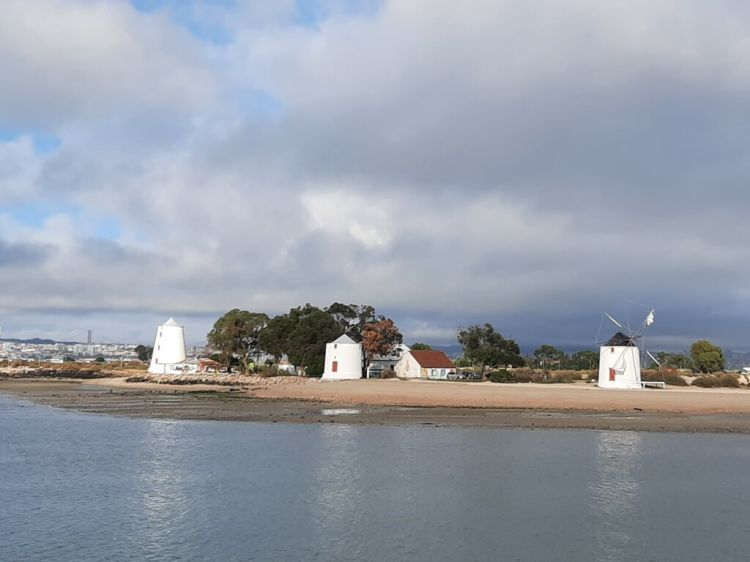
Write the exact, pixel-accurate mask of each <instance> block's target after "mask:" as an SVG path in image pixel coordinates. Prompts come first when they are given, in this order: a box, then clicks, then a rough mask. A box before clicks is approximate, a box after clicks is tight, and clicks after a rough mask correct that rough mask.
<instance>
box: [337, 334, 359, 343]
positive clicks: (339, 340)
mask: <svg viewBox="0 0 750 562" xmlns="http://www.w3.org/2000/svg"><path fill="white" fill-rule="evenodd" d="M331 343H357V342H355V341H354V340H353V339H352V338H350V337H349V336H347V335H346V334H342V335H340V336H339V337H338V338H336V339H335V340H333V341H332V342H331Z"/></svg>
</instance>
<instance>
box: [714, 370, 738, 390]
mask: <svg viewBox="0 0 750 562" xmlns="http://www.w3.org/2000/svg"><path fill="white" fill-rule="evenodd" d="M718 378H719V386H723V387H725V388H739V387H740V377H738V376H737V375H735V374H733V373H723V374H721V375H719V376H718Z"/></svg>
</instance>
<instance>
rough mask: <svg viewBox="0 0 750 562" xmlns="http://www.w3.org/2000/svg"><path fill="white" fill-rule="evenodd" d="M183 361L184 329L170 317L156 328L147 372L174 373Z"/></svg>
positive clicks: (177, 371)
mask: <svg viewBox="0 0 750 562" xmlns="http://www.w3.org/2000/svg"><path fill="white" fill-rule="evenodd" d="M184 362H185V329H184V328H183V327H182V326H180V325H179V324H178V323H177V322H175V321H174V318H170V319H169V320H167V321H166V322H164V324H162V325H161V326H159V327H158V328H157V329H156V338H155V339H154V351H153V353H152V355H151V364H150V365H149V367H148V372H149V373H159V374H175V373H182V372H183V369H182V368H180V369H178V368H177V366H178V365H179V366H181V367H182V365H183V364H184Z"/></svg>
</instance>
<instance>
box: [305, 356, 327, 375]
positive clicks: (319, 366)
mask: <svg viewBox="0 0 750 562" xmlns="http://www.w3.org/2000/svg"><path fill="white" fill-rule="evenodd" d="M324 370H325V357H315V358H314V359H312V360H310V362H309V363H308V364H307V367H306V368H305V374H306V375H307V376H308V377H314V378H317V379H319V378H320V377H322V376H323V371H324Z"/></svg>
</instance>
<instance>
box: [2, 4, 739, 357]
mask: <svg viewBox="0 0 750 562" xmlns="http://www.w3.org/2000/svg"><path fill="white" fill-rule="evenodd" d="M43 5H44V4H43V3H41V2H37V3H36V4H35V6H36V7H37V8H38V7H39V6H43ZM19 6H20V4H19ZM287 8H288V6H286V8H285V9H287ZM282 11H283V10H282ZM540 13H544V14H546V17H545V18H540V16H539V14H540ZM151 17H155V16H147V15H138V16H137V17H136V16H132V17H129V19H128V18H125V19H124V20H123V21H125V22H126V23H128V25H129V26H130V27H128V29H129V30H131V32H132V33H133V34H134V36H137V37H142V38H144V41H148V42H149V43H148V44H149V45H151V48H153V49H155V50H158V51H160V52H162V53H164V56H163V57H160V58H159V59H158V60H157V61H155V62H154V64H155V65H156V66H153V65H146V66H145V67H144V68H145V69H144V68H141V69H140V70H138V69H135V70H133V71H132V73H131V74H128V76H130V77H133V76H134V78H132V79H133V84H136V83H137V84H139V85H141V84H142V85H143V87H144V88H145V87H146V86H147V84H145V83H144V81H145V82H147V80H145V78H148V77H149V76H151V75H152V73H154V72H156V73H159V72H161V69H162V68H163V69H165V71H164V76H165V77H167V78H168V77H170V76H173V77H174V80H175V82H172V81H170V79H166V78H165V80H166V81H167V82H168V83H167V84H166V85H165V84H163V83H158V84H157V88H162V89H161V90H160V92H161V93H159V95H158V96H156V98H157V99H161V100H163V99H164V96H165V95H166V94H165V93H164V92H171V91H173V90H171V89H170V88H172V87H173V85H174V84H177V85H178V86H179V85H180V84H184V82H183V80H188V81H191V80H193V81H200V80H202V77H206V76H208V77H210V79H208V81H209V82H212V81H213V80H216V81H217V84H218V85H217V86H216V88H217V90H218V91H221V92H223V93H224V94H226V93H227V92H229V93H232V92H234V93H236V92H237V91H246V90H245V89H246V88H252V87H256V88H259V89H263V90H265V91H268V92H270V94H271V95H274V96H277V97H278V98H279V99H280V100H281V102H282V103H283V105H284V110H283V111H282V112H281V114H280V115H266V116H264V115H262V114H260V115H259V114H257V113H255V114H253V115H247V114H246V113H243V112H242V110H241V109H240V108H237V107H232V106H231V104H228V105H227V106H224V105H222V104H221V103H218V102H217V101H216V100H215V99H213V98H211V96H210V94H206V92H204V91H203V90H201V91H199V92H198V97H197V98H195V99H193V98H190V99H188V100H187V102H188V103H186V104H182V103H178V104H177V105H178V106H179V111H177V112H173V111H169V110H164V111H161V110H160V108H161V107H162V106H161V105H159V104H156V105H154V104H151V103H150V102H149V100H146V101H145V102H144V100H142V99H141V98H140V94H136V93H134V91H135V90H136V89H137V88H135V87H129V88H125V89H124V90H123V92H118V93H116V94H115V93H112V92H111V91H109V90H107V89H104V90H98V91H99V94H97V95H102V98H103V99H102V100H101V104H97V106H96V107H97V108H98V109H97V110H96V111H97V112H98V113H96V115H95V116H92V115H94V114H93V113H91V112H88V111H78V110H77V109H76V110H75V111H73V112H72V114H71V124H70V125H68V126H66V128H65V132H66V133H65V134H67V135H68V136H67V137H66V139H65V141H66V142H65V143H64V145H63V149H61V150H60V151H58V153H56V154H54V155H51V156H49V157H47V158H46V159H45V160H44V161H43V162H41V163H40V162H37V165H38V166H39V169H40V172H39V174H38V176H34V178H35V179H32V180H29V179H28V178H26V179H24V181H25V182H27V183H31V184H33V185H34V187H35V194H36V195H35V196H39V197H47V198H48V199H53V198H55V197H59V198H63V199H66V200H69V201H74V202H75V203H76V204H78V205H81V206H84V207H86V208H87V209H89V210H90V211H92V212H100V213H102V214H103V215H104V216H112V217H115V218H116V220H118V222H119V223H120V224H121V226H122V230H123V232H124V239H123V240H121V241H117V242H116V243H115V242H102V241H97V242H95V241H91V240H88V241H86V240H84V238H85V236H84V235H83V234H82V233H80V232H79V233H78V234H77V236H78V238H79V239H78V241H77V242H76V243H73V244H70V243H68V242H65V243H63V242H59V248H58V249H57V251H58V252H59V253H60V257H59V258H58V259H56V260H50V261H46V262H44V271H45V273H47V274H48V275H49V276H52V275H54V279H55V282H54V284H52V283H51V282H50V281H49V280H48V279H50V278H52V277H47V278H39V279H35V280H33V281H32V282H30V283H28V284H26V285H25V286H24V287H20V288H18V289H16V290H15V292H14V295H13V298H12V299H10V298H9V299H6V300H5V301H2V303H3V305H4V306H5V307H6V309H8V310H11V309H12V310H15V311H16V312H15V313H13V314H15V315H19V314H22V313H23V310H31V306H30V305H28V304H27V305H24V304H21V305H19V304H18V303H19V302H20V303H24V302H29V303H30V302H31V301H32V300H33V302H34V303H35V304H34V307H35V308H34V310H35V311H36V312H34V314H37V315H43V311H44V310H45V307H46V308H47V309H49V310H52V309H55V310H68V311H69V313H70V314H73V313H74V311H76V310H90V311H93V310H98V311H105V310H109V311H119V312H118V313H117V314H118V315H120V317H122V318H127V322H129V323H136V322H141V321H143V322H146V321H151V320H152V319H153V318H152V316H153V315H149V314H148V313H147V311H149V310H155V311H160V312H161V311H163V312H164V313H165V314H166V313H167V311H176V312H175V313H182V314H184V315H188V316H189V315H191V314H192V315H196V316H195V318H196V320H195V325H196V326H200V329H201V330H204V331H206V330H207V328H208V327H210V322H209V318H210V315H211V314H213V313H217V314H218V313H220V312H221V311H223V310H226V309H229V308H232V307H234V306H240V307H246V308H254V309H257V310H264V311H267V312H271V313H275V312H281V311H283V310H287V309H288V308H290V307H291V306H295V305H298V304H302V303H304V302H313V303H316V304H319V305H326V304H328V303H330V302H332V301H335V300H346V301H351V302H355V301H360V302H368V303H372V304H374V305H376V306H377V307H378V308H381V309H383V310H385V311H388V312H389V314H390V315H392V316H393V317H394V318H396V319H397V320H403V322H404V323H405V325H406V326H409V329H412V330H414V331H415V333H419V334H432V337H435V338H450V337H452V332H453V330H455V327H456V326H458V325H461V324H464V325H465V324H468V323H471V322H482V321H492V322H493V323H495V324H496V325H497V327H498V328H499V329H500V330H501V331H502V332H503V333H504V334H506V335H509V336H512V337H515V338H516V339H518V340H519V341H520V342H521V343H522V344H528V345H534V344H538V343H557V344H560V345H565V346H568V347H575V346H578V345H580V346H589V344H590V342H591V341H592V339H593V337H594V332H595V330H596V325H598V321H599V318H600V317H601V312H602V311H603V310H605V309H607V308H609V307H611V306H612V303H613V302H618V301H619V302H621V301H622V300H624V299H626V298H630V299H634V300H638V301H640V302H648V303H651V304H654V305H656V306H657V309H658V310H660V311H661V312H660V314H659V318H660V320H659V323H658V324H657V325H656V327H655V329H654V333H655V335H654V337H655V338H661V339H660V340H657V341H661V342H664V345H669V346H671V347H679V346H680V345H682V344H683V343H684V342H685V341H687V340H688V339H689V338H694V337H697V336H699V335H700V334H705V335H706V336H708V335H715V337H716V338H717V339H719V340H721V342H722V343H725V344H726V345H732V346H740V347H741V346H743V345H745V344H744V336H742V335H741V334H742V333H743V332H746V331H747V328H750V326H748V325H747V324H748V323H747V321H746V320H744V318H747V313H748V312H750V310H749V309H750V287H749V286H748V284H747V282H746V281H745V280H746V279H747V278H748V275H750V265H748V264H747V262H746V260H744V254H745V248H747V246H748V243H749V242H750V235H748V231H747V229H746V228H745V226H744V225H745V222H746V220H745V213H746V209H747V207H748V203H750V200H749V199H748V195H747V186H746V185H745V184H746V182H747V178H748V177H749V175H748V171H749V170H748V158H747V155H746V149H745V147H746V146H748V141H750V138H748V132H747V127H745V126H744V122H745V120H746V119H745V115H746V114H747V109H748V102H747V93H748V87H749V86H750V75H747V74H746V73H745V72H744V71H743V70H742V68H743V65H742V64H740V63H741V62H742V61H744V60H746V56H747V54H750V53H747V52H746V51H747V47H746V41H745V31H744V24H746V23H748V20H749V19H750V18H749V17H748V13H747V10H746V9H745V8H744V4H739V3H735V2H720V3H711V4H710V5H708V4H706V3H702V2H690V3H688V7H686V4H685V3H684V2H666V3H664V4H663V5H662V7H661V9H660V10H659V11H656V10H655V9H654V8H653V6H652V4H651V3H647V2H645V1H634V2H628V3H611V5H609V6H608V7H606V8H605V7H604V6H603V4H602V3H601V2H595V1H593V0H577V1H575V2H566V3H565V4H564V5H563V4H560V3H558V2H540V3H536V4H535V5H534V6H533V7H531V6H530V4H528V3H509V2H506V3H497V2H490V1H487V2H477V3H476V5H475V6H474V10H468V9H467V8H466V7H465V6H463V5H459V4H457V3H455V2H448V1H445V2H439V1H430V2H422V3H400V2H390V3H389V2H386V3H384V6H383V9H382V10H381V12H380V13H378V14H376V15H374V16H372V17H370V18H361V17H357V18H350V17H348V16H347V15H346V14H342V13H337V15H336V17H335V18H332V19H331V20H330V21H327V22H325V24H324V25H321V26H319V27H318V28H317V29H302V28H300V27H298V26H297V27H292V28H288V27H282V26H281V25H280V23H279V22H280V21H281V20H279V19H278V12H275V13H274V14H272V15H271V16H268V18H266V16H264V17H263V18H261V19H262V21H263V25H258V21H260V20H257V19H254V18H255V16H248V17H250V18H251V19H250V20H249V21H248V22H247V23H245V24H243V20H242V19H241V18H240V19H236V20H235V21H233V23H232V25H233V28H232V36H233V38H234V40H235V42H233V43H230V44H229V45H226V46H224V47H220V48H217V47H210V49H211V54H212V56H214V57H215V59H214V60H215V61H217V62H216V64H215V65H214V67H212V68H210V69H208V70H207V69H206V67H205V65H204V59H203V58H202V57H198V59H200V60H199V62H197V63H195V64H193V65H191V64H190V56H189V53H190V52H192V51H191V50H192V49H196V48H198V47H196V45H195V44H194V43H193V42H192V41H191V40H188V39H185V37H184V36H183V35H182V34H180V33H178V32H176V31H174V30H171V31H170V32H169V33H166V34H165V35H164V37H160V38H155V36H154V29H156V28H158V29H161V28H162V27H163V26H165V25H167V26H168V21H167V20H165V19H159V20H158V21H157V20H151V19H149V18H151ZM213 17H216V18H219V19H221V15H220V14H218V13H213V15H212V18H213ZM119 23H122V22H119ZM698 24H700V25H698ZM154 26H156V27H154ZM206 49H208V48H206ZM186 53H188V54H187V55H186ZM203 54H205V53H203ZM19 60H23V59H22V58H20V59H19ZM19 60H15V61H14V64H17V63H18V62H19ZM157 63H158V64H157ZM160 65H163V66H160ZM185 65H186V66H185ZM87 70H90V71H91V72H93V73H94V75H95V78H96V79H97V80H95V81H94V82H95V84H96V83H98V81H100V80H102V79H103V78H106V76H108V74H107V73H106V72H98V71H96V69H93V70H91V69H87ZM206 73H207V74H206ZM144 77H145V78H144ZM128 79H130V78H128ZM59 87H62V86H59ZM180 87H181V86H180ZM56 88H58V86H55V85H53V87H52V88H51V90H52V91H54V90H55V89H56ZM209 89H210V88H209ZM93 91H94V90H92V92H93ZM79 93H80V92H78V93H77V94H76V95H78V94H79ZM7 95H8V96H11V97H12V98H13V99H12V102H13V103H14V104H20V103H22V101H23V100H20V99H19V96H18V94H17V93H16V94H12V93H10V94H7ZM40 95H41V94H40ZM81 95H83V94H81ZM85 95H86V96H88V95H93V94H91V93H86V94H85ZM121 96H122V97H121ZM178 97H179V96H178ZM231 98H232V96H231V95H228V96H227V98H226V99H231ZM80 99H84V100H85V99H87V98H86V97H85V96H84V97H83V98H80ZM177 101H180V100H177ZM70 107H73V106H70ZM134 107H136V108H137V111H136V113H137V114H138V115H139V116H142V117H143V118H142V119H131V118H130V117H131V116H132V115H133V114H134V113H133V111H134V110H133V108H134ZM186 116H187V118H186ZM45 120H47V121H49V122H54V121H55V118H54V117H53V116H51V115H45ZM14 177H15V176H14ZM74 234H75V233H74ZM74 237H75V236H74ZM103 272H104V274H102V273H103ZM0 275H2V276H3V281H4V282H5V284H7V283H8V282H10V281H13V280H17V279H18V277H17V275H20V274H18V273H17V270H16V269H13V268H5V269H3V270H2V271H0ZM45 279H47V280H45ZM81 287H83V288H84V289H85V294H86V299H87V300H86V299H82V298H80V297H79V296H77V295H78V293H77V291H80V289H81ZM92 307H93V308H92ZM91 314H94V312H91ZM113 314H114V313H113ZM103 318H104V314H103V313H101V316H100V317H98V320H97V321H98V322H103V323H106V322H105V321H104V320H103ZM138 319H140V320H138ZM718 326H721V327H718ZM127 329H128V330H132V328H130V327H128V328H127ZM123 330H124V329H123ZM150 330H151V327H150V326H149V327H148V329H147V330H145V331H146V332H150ZM130 333H133V332H130ZM407 339H409V334H408V333H407Z"/></svg>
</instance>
